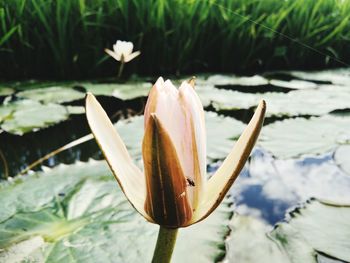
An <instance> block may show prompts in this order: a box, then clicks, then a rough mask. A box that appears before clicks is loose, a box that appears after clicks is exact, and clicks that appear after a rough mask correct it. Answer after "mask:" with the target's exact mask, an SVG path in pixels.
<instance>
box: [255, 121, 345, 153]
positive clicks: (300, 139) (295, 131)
mask: <svg viewBox="0 0 350 263" xmlns="http://www.w3.org/2000/svg"><path fill="white" fill-rule="evenodd" d="M349 141H350V117H348V116H346V117H345V116H344V117H339V116H333V115H325V116H322V117H312V118H310V119H305V118H295V119H287V120H283V121H280V122H275V123H273V124H270V125H267V126H265V127H264V129H262V134H261V136H260V139H259V145H261V146H262V147H263V148H265V149H266V150H268V151H269V152H271V153H272V154H273V155H274V156H276V157H278V158H291V157H298V156H302V155H317V154H322V153H326V152H329V151H331V150H334V148H336V147H337V145H340V144H344V143H347V142H349Z"/></svg>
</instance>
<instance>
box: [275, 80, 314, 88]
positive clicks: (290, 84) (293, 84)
mask: <svg viewBox="0 0 350 263" xmlns="http://www.w3.org/2000/svg"><path fill="white" fill-rule="evenodd" d="M269 84H271V85H273V86H276V87H281V88H288V89H315V88H317V84H315V83H313V82H310V81H305V80H298V79H292V80H290V81H284V80H278V79H271V80H269Z"/></svg>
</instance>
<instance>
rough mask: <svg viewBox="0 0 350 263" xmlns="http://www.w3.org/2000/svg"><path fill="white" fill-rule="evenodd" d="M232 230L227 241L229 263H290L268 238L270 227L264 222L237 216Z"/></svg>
mask: <svg viewBox="0 0 350 263" xmlns="http://www.w3.org/2000/svg"><path fill="white" fill-rule="evenodd" d="M230 228H231V235H230V236H229V237H228V239H227V240H226V245H227V253H226V257H225V260H227V262H244V263H256V262H264V263H265V262H266V263H281V262H285V263H287V262H289V261H288V258H286V255H285V254H284V253H283V251H282V250H280V248H279V247H278V245H277V244H276V243H274V242H273V241H272V240H271V239H270V238H269V237H268V235H267V232H268V231H269V230H270V227H269V226H268V225H267V224H266V223H264V222H263V221H261V220H259V219H255V218H253V217H248V216H241V215H238V214H235V215H234V216H233V218H232V219H231V221H230ZM303 262H304V261H303Z"/></svg>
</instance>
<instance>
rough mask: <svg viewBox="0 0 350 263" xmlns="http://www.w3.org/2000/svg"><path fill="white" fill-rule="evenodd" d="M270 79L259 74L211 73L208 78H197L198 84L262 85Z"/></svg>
mask: <svg viewBox="0 0 350 263" xmlns="http://www.w3.org/2000/svg"><path fill="white" fill-rule="evenodd" d="M268 83H269V81H268V80H267V79H266V78H264V77H262V76H259V75H254V76H251V77H240V76H235V75H219V74H218V75H211V76H209V77H208V78H205V77H201V76H200V77H198V78H196V84H197V85H218V86H222V85H225V86H226V85H239V86H260V85H266V84H268Z"/></svg>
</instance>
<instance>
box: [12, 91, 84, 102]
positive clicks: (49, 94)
mask: <svg viewBox="0 0 350 263" xmlns="http://www.w3.org/2000/svg"><path fill="white" fill-rule="evenodd" d="M16 96H17V97H19V98H24V99H31V100H37V101H40V102H43V103H63V102H70V101H74V100H80V99H83V98H84V97H85V94H84V93H82V92H80V91H77V90H74V89H72V88H70V87H47V88H38V89H30V90H25V91H21V92H19V93H17V94H16Z"/></svg>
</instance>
